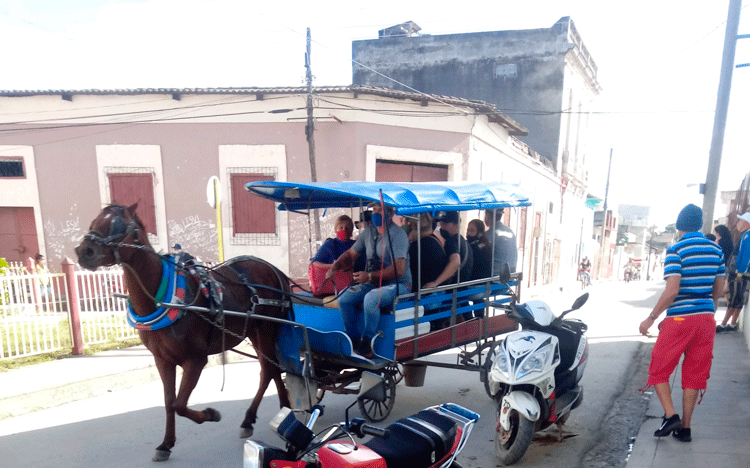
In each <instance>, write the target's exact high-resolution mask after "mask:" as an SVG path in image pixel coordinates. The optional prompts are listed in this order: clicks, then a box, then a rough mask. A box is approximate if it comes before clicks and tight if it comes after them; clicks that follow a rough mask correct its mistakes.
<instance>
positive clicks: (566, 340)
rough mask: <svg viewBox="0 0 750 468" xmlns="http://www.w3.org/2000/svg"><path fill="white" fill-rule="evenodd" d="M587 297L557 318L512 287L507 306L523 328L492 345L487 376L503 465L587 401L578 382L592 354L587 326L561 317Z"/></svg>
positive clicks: (502, 274) (496, 446)
mask: <svg viewBox="0 0 750 468" xmlns="http://www.w3.org/2000/svg"><path fill="white" fill-rule="evenodd" d="M509 276H510V274H509V273H507V275H506V274H504V272H503V273H501V274H500V280H501V281H502V282H507V279H505V278H509ZM588 297H589V294H588V293H585V294H583V295H582V296H580V297H579V298H578V299H576V301H575V303H574V304H573V307H572V308H571V309H570V310H566V311H565V312H563V313H562V314H561V315H560V316H559V317H556V316H555V315H554V314H553V313H552V311H551V310H550V307H549V306H548V305H547V304H545V303H544V302H542V301H538V300H534V301H529V302H527V303H525V304H519V303H518V298H517V297H516V296H515V295H514V294H513V292H512V291H511V302H510V304H508V305H505V306H504V307H506V310H507V315H508V317H510V318H512V319H513V320H515V321H516V322H518V323H519V324H520V325H521V330H519V331H516V332H512V333H510V334H509V335H507V336H506V337H505V339H504V340H503V341H501V342H500V343H499V345H497V346H496V347H495V348H494V349H493V351H492V357H491V362H492V367H491V370H490V373H489V375H488V387H489V391H490V394H491V395H492V397H493V399H494V401H495V403H496V408H497V425H496V427H495V431H496V432H495V452H496V455H497V457H498V458H499V460H500V462H501V463H503V464H504V465H511V464H513V463H515V462H517V461H518V460H520V459H521V457H523V455H524V453H526V449H527V448H528V447H529V444H530V443H531V439H532V436H533V434H534V433H535V432H537V431H541V430H544V429H546V428H547V427H549V426H551V425H552V424H558V425H560V426H561V425H562V424H564V423H565V422H566V421H567V420H568V417H569V416H570V412H571V411H572V410H574V409H575V408H577V407H579V406H580V405H581V403H582V402H583V387H582V386H581V385H580V384H579V382H580V380H581V377H583V372H584V370H585V368H586V363H587V359H588V354H589V347H588V341H587V339H586V330H587V329H588V327H587V326H586V324H585V323H583V322H582V321H580V320H576V319H568V320H563V317H565V315H567V314H568V313H570V312H572V311H574V310H577V309H579V308H580V307H581V306H583V304H584V303H585V302H586V301H587V300H588ZM499 306H500V307H503V305H499Z"/></svg>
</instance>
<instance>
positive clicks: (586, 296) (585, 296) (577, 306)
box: [572, 293, 589, 310]
mask: <svg viewBox="0 0 750 468" xmlns="http://www.w3.org/2000/svg"><path fill="white" fill-rule="evenodd" d="M588 300H589V293H585V294H583V295H582V296H580V297H579V298H578V299H576V301H575V302H574V303H573V307H572V309H573V310H577V309H580V308H581V307H583V305H584V304H585V303H586V301H588Z"/></svg>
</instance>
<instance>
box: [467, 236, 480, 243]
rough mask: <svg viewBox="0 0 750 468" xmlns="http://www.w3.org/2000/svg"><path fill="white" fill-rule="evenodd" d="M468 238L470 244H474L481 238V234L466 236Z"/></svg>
mask: <svg viewBox="0 0 750 468" xmlns="http://www.w3.org/2000/svg"><path fill="white" fill-rule="evenodd" d="M466 240H467V241H469V243H470V244H473V243H474V242H476V241H478V240H479V236H466Z"/></svg>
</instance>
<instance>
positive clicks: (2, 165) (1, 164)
mask: <svg viewBox="0 0 750 468" xmlns="http://www.w3.org/2000/svg"><path fill="white" fill-rule="evenodd" d="M0 177H1V178H7V179H15V178H23V177H26V173H25V171H24V170H23V158H0Z"/></svg>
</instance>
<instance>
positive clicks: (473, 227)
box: [466, 219, 492, 318]
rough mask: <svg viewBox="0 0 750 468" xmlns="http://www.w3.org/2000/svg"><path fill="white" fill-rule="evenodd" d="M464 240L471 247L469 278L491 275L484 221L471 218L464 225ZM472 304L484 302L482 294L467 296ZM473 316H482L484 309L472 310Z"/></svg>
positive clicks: (490, 247)
mask: <svg viewBox="0 0 750 468" xmlns="http://www.w3.org/2000/svg"><path fill="white" fill-rule="evenodd" d="M466 242H468V243H469V246H470V247H471V255H472V257H473V263H474V265H473V266H472V268H471V279H472V280H478V279H484V278H489V277H490V276H492V246H491V245H490V242H489V241H488V240H487V236H486V235H485V228H484V222H483V221H482V220H481V219H472V220H471V221H469V225H468V226H467V227H466ZM468 299H470V300H471V301H472V303H473V304H474V305H476V304H479V303H484V294H483V293H480V294H476V295H474V296H469V297H468ZM474 317H476V318H482V317H484V309H483V308H482V309H476V310H474Z"/></svg>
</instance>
